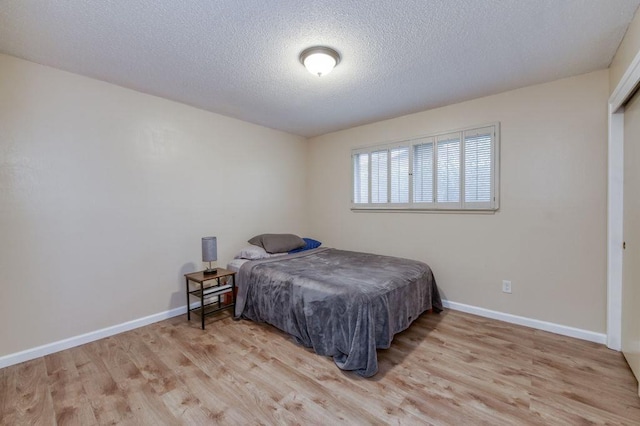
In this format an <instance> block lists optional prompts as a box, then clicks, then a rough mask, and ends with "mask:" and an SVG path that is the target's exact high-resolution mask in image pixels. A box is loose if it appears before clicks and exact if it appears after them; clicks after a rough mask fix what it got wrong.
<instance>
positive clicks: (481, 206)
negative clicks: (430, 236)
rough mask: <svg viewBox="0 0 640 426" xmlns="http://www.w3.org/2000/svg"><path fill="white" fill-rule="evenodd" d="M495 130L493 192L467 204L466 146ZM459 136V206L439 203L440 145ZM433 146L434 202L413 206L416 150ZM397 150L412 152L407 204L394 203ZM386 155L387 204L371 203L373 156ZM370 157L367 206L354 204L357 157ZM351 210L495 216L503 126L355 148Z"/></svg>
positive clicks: (497, 124) (480, 126) (414, 204)
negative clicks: (393, 172) (393, 161)
mask: <svg viewBox="0 0 640 426" xmlns="http://www.w3.org/2000/svg"><path fill="white" fill-rule="evenodd" d="M491 128H492V130H493V138H492V140H491V143H492V145H491V172H490V173H491V177H490V179H491V188H490V191H491V193H490V201H488V202H487V201H484V202H478V201H473V202H469V201H465V197H466V192H465V178H466V176H465V168H466V162H465V144H466V140H467V138H468V137H472V136H473V135H474V134H476V135H478V134H484V133H486V131H487V130H488V129H491ZM455 134H457V135H458V136H459V140H460V142H459V151H460V152H459V167H460V172H459V174H458V179H459V184H458V191H459V200H458V201H457V202H438V201H437V197H438V192H437V191H438V167H437V165H438V141H439V140H445V138H446V137H449V136H451V135H455ZM428 143H431V144H432V145H431V146H432V152H431V157H432V158H431V168H432V170H431V173H432V180H431V185H432V187H431V192H432V194H431V195H432V201H431V202H414V201H413V199H414V194H413V193H414V185H415V182H414V176H415V174H414V170H413V169H414V149H415V148H414V147H415V146H416V145H423V144H428ZM398 147H407V148H408V151H409V160H408V161H409V164H408V169H409V188H408V191H409V198H408V199H409V202H408V203H391V202H390V200H391V150H392V149H394V148H398ZM381 150H386V151H387V167H388V171H387V200H388V201H387V202H386V203H371V202H370V201H371V199H372V187H371V183H372V182H371V181H372V176H371V175H372V173H371V153H373V152H379V151H381ZM361 154H368V155H369V159H368V164H369V166H368V167H369V170H368V172H367V179H368V199H367V200H368V202H367V203H355V202H354V199H355V191H356V179H355V162H354V159H355V156H356V155H361ZM350 158H351V210H353V211H414V212H415V211H423V212H478V213H481V212H489V213H491V212H495V211H497V210H498V209H499V207H500V122H493V123H489V124H483V125H477V126H469V127H464V128H460V129H456V130H447V131H443V132H438V133H435V134H430V135H421V136H416V137H412V138H408V139H403V140H400V141H395V142H390V143H384V144H376V145H371V146H366V147H360V148H355V149H352V150H351V157H350Z"/></svg>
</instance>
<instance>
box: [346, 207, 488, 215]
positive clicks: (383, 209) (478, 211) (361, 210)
mask: <svg viewBox="0 0 640 426" xmlns="http://www.w3.org/2000/svg"><path fill="white" fill-rule="evenodd" d="M351 211H352V212H354V213H448V214H451V213H454V214H455V213H462V214H495V213H496V212H497V211H498V208H483V209H444V208H443V209H426V208H408V207H351Z"/></svg>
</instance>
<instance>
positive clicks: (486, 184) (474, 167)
mask: <svg viewBox="0 0 640 426" xmlns="http://www.w3.org/2000/svg"><path fill="white" fill-rule="evenodd" d="M492 136H493V129H492V128H486V129H480V131H473V132H465V136H464V201H465V202H466V203H475V202H486V203H488V202H490V201H491V176H492V172H491V163H492V161H491V159H492V157H493V153H492V149H491V146H492V143H491V140H492Z"/></svg>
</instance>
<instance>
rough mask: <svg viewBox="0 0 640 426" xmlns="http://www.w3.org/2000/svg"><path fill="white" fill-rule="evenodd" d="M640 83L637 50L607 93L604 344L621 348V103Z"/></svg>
mask: <svg viewBox="0 0 640 426" xmlns="http://www.w3.org/2000/svg"><path fill="white" fill-rule="evenodd" d="M638 84H640V52H638V53H637V54H636V56H635V58H633V61H631V64H630V65H629V67H628V68H627V70H626V71H625V73H624V75H623V76H622V78H621V79H620V82H619V83H618V85H617V86H616V88H615V90H614V91H613V93H611V96H610V97H609V143H608V154H609V159H608V168H609V170H608V177H607V180H608V182H607V187H608V191H607V212H608V215H607V346H608V347H609V348H611V349H615V350H617V351H620V350H621V349H622V242H623V226H622V221H623V218H624V214H623V207H624V205H623V204H624V104H625V102H626V101H627V100H628V99H629V97H630V96H631V95H632V94H633V92H634V89H635V88H636V87H637V86H638Z"/></svg>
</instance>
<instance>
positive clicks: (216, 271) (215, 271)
mask: <svg viewBox="0 0 640 426" xmlns="http://www.w3.org/2000/svg"><path fill="white" fill-rule="evenodd" d="M202 273H203V274H205V275H212V274H216V273H218V270H217V269H216V268H213V269H211V268H207V269H205V270H204V271H202Z"/></svg>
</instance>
